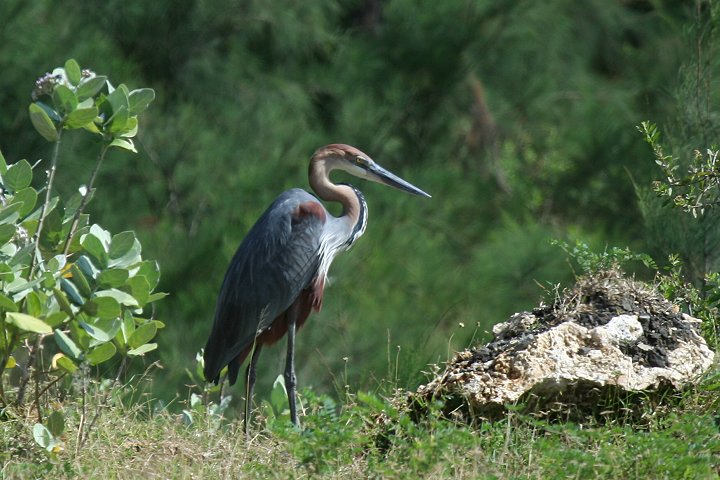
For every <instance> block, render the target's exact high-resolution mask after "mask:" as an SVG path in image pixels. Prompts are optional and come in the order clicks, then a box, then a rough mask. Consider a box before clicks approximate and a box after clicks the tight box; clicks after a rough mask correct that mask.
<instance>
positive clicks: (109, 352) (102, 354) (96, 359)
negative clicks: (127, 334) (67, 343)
mask: <svg viewBox="0 0 720 480" xmlns="http://www.w3.org/2000/svg"><path fill="white" fill-rule="evenodd" d="M115 352H117V348H116V347H115V344H113V343H112V342H108V343H103V344H102V345H99V346H97V347H95V348H93V349H92V350H91V351H90V352H88V354H87V355H85V359H86V360H87V361H88V363H89V364H90V365H98V364H100V363H103V362H105V361H107V360H110V359H111V358H112V357H113V355H115Z"/></svg>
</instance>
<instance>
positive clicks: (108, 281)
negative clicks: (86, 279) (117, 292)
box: [97, 268, 130, 288]
mask: <svg viewBox="0 0 720 480" xmlns="http://www.w3.org/2000/svg"><path fill="white" fill-rule="evenodd" d="M129 276H130V273H129V272H128V271H127V270H124V269H122V268H111V269H109V270H105V271H103V272H101V273H100V275H98V278H97V281H98V285H100V286H101V287H103V288H117V287H121V286H123V285H125V282H126V281H127V279H128V277H129Z"/></svg>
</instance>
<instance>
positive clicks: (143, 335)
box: [128, 322, 157, 348]
mask: <svg viewBox="0 0 720 480" xmlns="http://www.w3.org/2000/svg"><path fill="white" fill-rule="evenodd" d="M156 333H157V325H155V324H154V323H153V322H148V323H145V324H143V325H140V326H139V327H137V328H136V329H135V331H134V332H133V334H132V335H131V336H130V338H129V339H128V345H129V346H130V348H138V347H140V346H142V345H145V344H146V343H147V342H149V341H150V340H152V339H153V337H154V336H155V334H156Z"/></svg>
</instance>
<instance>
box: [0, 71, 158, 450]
mask: <svg viewBox="0 0 720 480" xmlns="http://www.w3.org/2000/svg"><path fill="white" fill-rule="evenodd" d="M153 98H154V94H153V93H152V90H149V89H139V90H133V91H132V92H130V91H128V89H127V88H126V87H125V86H124V85H120V86H119V87H118V88H117V89H113V88H112V86H111V85H110V83H109V82H108V81H107V79H106V77H104V76H99V75H96V74H94V73H92V72H90V71H88V70H81V69H80V66H79V65H78V64H77V62H76V61H75V60H68V61H67V62H66V63H65V67H64V68H56V69H55V70H53V72H52V73H51V74H47V75H45V76H43V77H42V78H40V79H39V80H38V81H37V83H36V86H35V90H34V91H33V100H34V101H33V103H32V104H31V105H30V108H29V115H30V120H31V122H32V124H33V126H34V127H35V129H36V130H37V132H38V133H39V134H40V135H41V136H42V137H43V138H44V139H45V140H48V141H50V142H53V143H54V144H55V148H54V150H53V157H52V159H51V161H52V167H51V170H50V172H49V175H48V177H47V181H46V182H45V184H44V186H43V189H42V190H41V191H40V192H39V191H37V190H36V189H35V188H34V187H33V183H34V182H33V169H32V167H31V166H30V164H29V163H28V162H27V161H26V160H20V161H18V162H15V163H14V164H12V165H10V166H9V167H8V166H7V165H6V163H5V159H4V158H2V165H1V166H2V168H0V170H1V172H0V184H2V187H3V189H2V202H1V203H2V205H1V206H0V272H2V273H1V277H0V405H2V407H3V408H8V407H22V406H23V404H24V403H25V402H26V400H25V397H26V390H27V386H28V383H29V381H30V377H31V375H32V377H33V382H34V383H35V385H36V388H35V393H34V395H33V398H32V401H33V404H34V405H35V409H36V412H37V417H38V419H39V420H42V418H43V413H42V412H43V410H45V409H47V408H48V405H49V401H50V399H51V397H50V396H48V395H47V394H45V392H48V391H49V389H50V388H52V387H53V386H54V387H55V389H56V390H57V393H56V395H58V396H61V395H65V394H66V393H62V394H61V393H60V392H61V391H66V390H67V388H68V387H69V386H70V385H71V381H70V379H71V378H72V377H80V378H81V381H80V384H81V385H83V386H82V387H81V390H82V392H83V395H84V394H85V389H86V387H85V384H86V382H85V380H82V379H83V377H85V376H87V368H88V367H90V366H92V367H96V366H100V365H104V366H105V368H107V365H108V364H109V362H110V361H111V360H113V359H114V358H115V357H116V356H118V355H119V356H120V357H121V358H122V359H123V360H122V361H121V362H120V371H119V372H118V376H119V375H120V373H121V372H122V370H123V368H124V366H125V364H126V361H127V359H128V358H130V357H134V356H141V355H144V354H145V353H147V352H149V351H152V350H154V349H155V348H156V347H157V344H155V343H151V341H152V340H153V339H154V337H155V334H156V333H157V330H158V329H159V328H162V327H163V326H164V324H163V323H162V322H160V321H158V320H155V319H153V318H152V312H148V310H149V308H148V307H149V306H150V304H151V303H152V302H154V301H156V300H159V299H160V298H162V297H163V294H161V293H155V292H154V290H155V288H156V287H157V284H158V281H159V276H160V271H159V267H158V264H157V262H154V261H149V260H144V259H143V257H142V249H141V245H140V242H139V241H138V240H137V238H136V236H135V233H134V232H131V231H125V232H121V233H118V234H115V235H113V234H111V233H110V232H109V231H107V230H105V229H104V228H102V227H101V226H99V225H98V224H91V223H90V221H89V216H88V215H87V214H86V213H84V210H85V207H86V206H87V204H88V202H89V201H90V197H91V195H92V192H93V183H94V180H95V177H96V174H97V171H98V169H99V167H100V165H101V163H102V161H103V159H104V157H105V154H106V152H107V149H108V148H110V147H112V146H120V147H122V148H125V149H129V150H133V151H134V147H133V144H132V140H131V138H132V137H134V136H135V135H136V133H137V115H138V114H139V113H141V112H142V111H143V110H145V108H146V107H147V106H148V104H149V103H150V102H151V101H152V99H153ZM79 129H84V130H87V131H89V132H91V133H93V134H95V135H98V136H99V137H100V138H101V143H100V154H99V156H98V159H97V162H96V164H95V167H94V170H93V173H92V175H91V177H90V180H89V182H88V185H87V186H82V187H81V188H80V189H79V191H78V193H76V194H75V195H73V196H72V197H70V198H69V199H68V200H63V199H62V198H61V197H60V196H56V195H54V190H53V187H54V179H55V171H56V169H57V166H58V164H59V161H58V159H59V148H58V146H59V144H60V140H61V138H62V134H63V131H64V130H79ZM36 180H37V181H39V180H40V179H36ZM41 195H42V196H44V201H40V202H38V200H40V197H41ZM148 313H150V314H151V315H150V316H148ZM20 350H27V351H26V352H24V353H23V355H22V356H23V357H25V358H26V360H24V361H23V364H22V368H23V371H24V374H23V376H22V377H21V379H20V381H19V382H17V381H15V382H13V381H12V376H11V373H12V372H11V370H12V369H15V368H18V367H20V366H21V365H20V364H19V361H18V360H17V357H18V352H19V351H20ZM48 353H49V354H50V355H53V356H52V361H51V362H50V363H49V366H50V368H49V371H43V370H44V369H43V368H40V365H46V364H48V361H47V359H43V358H42V357H43V356H45V355H47V354H48ZM8 387H10V388H8ZM41 387H42V388H41ZM98 412H99V411H98ZM95 417H97V413H96V415H95ZM92 423H94V420H93V422H92ZM92 423H90V426H88V427H86V426H85V425H84V424H81V425H80V429H79V432H78V438H79V439H80V441H81V442H82V441H83V439H84V438H85V437H86V435H87V430H88V429H89V428H92ZM63 430H64V420H63V414H62V411H59V410H55V411H53V413H52V414H50V415H49V416H48V417H47V419H46V422H40V423H37V424H36V425H35V426H34V428H33V436H34V438H35V441H36V443H38V444H39V445H40V446H41V447H43V448H44V449H46V450H47V451H48V452H49V453H50V454H53V455H54V454H56V453H57V452H58V451H59V449H61V448H62V444H63V441H62V440H61V436H62V433H63ZM78 448H79V446H78Z"/></svg>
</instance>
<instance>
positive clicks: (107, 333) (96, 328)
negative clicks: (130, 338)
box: [79, 319, 121, 342]
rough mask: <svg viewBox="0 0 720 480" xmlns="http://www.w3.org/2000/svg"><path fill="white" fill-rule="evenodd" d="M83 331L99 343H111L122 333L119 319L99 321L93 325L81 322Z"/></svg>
mask: <svg viewBox="0 0 720 480" xmlns="http://www.w3.org/2000/svg"><path fill="white" fill-rule="evenodd" d="M79 323H80V326H81V327H82V329H83V330H85V331H86V332H87V334H88V335H90V336H91V337H92V338H94V339H95V340H97V341H99V342H109V341H110V340H112V339H113V337H115V335H117V333H118V332H119V331H120V324H121V322H120V320H119V319H99V320H96V321H95V322H93V323H89V322H79Z"/></svg>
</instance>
